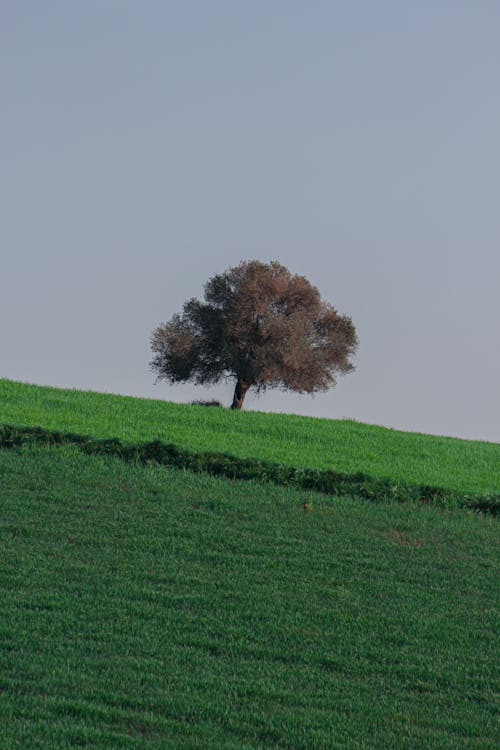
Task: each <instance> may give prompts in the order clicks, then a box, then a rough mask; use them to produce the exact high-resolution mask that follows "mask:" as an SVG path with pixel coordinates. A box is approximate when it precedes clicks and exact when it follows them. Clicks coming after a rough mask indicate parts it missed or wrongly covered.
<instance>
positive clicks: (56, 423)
mask: <svg viewBox="0 0 500 750" xmlns="http://www.w3.org/2000/svg"><path fill="white" fill-rule="evenodd" d="M0 422H4V423H12V424H17V425H29V426H41V427H45V428H50V429H55V430H62V431H70V432H75V433H80V434H84V435H90V436H93V437H98V438H99V437H106V438H111V437H117V438H120V439H122V440H124V441H130V442H136V441H138V440H139V441H140V440H154V439H160V440H162V441H164V442H167V443H174V444H176V445H178V446H180V447H185V448H189V449H191V450H195V451H199V450H202V451H203V450H204V451H219V452H226V453H230V454H232V455H235V456H239V457H244V458H250V457H252V458H260V459H265V460H269V461H274V462H280V463H283V464H287V465H291V466H297V467H301V468H302V467H309V468H314V469H323V468H325V469H334V470H336V471H339V472H346V473H353V472H358V471H362V472H365V473H367V474H371V475H373V476H375V477H390V478H394V479H396V480H403V481H405V482H408V483H423V484H430V485H434V486H439V487H445V488H450V489H455V490H459V491H463V492H498V491H499V486H500V481H499V477H500V444H495V443H485V442H479V441H468V440H458V439H455V438H446V437H434V436H430V435H421V434H417V433H406V432H399V431H396V430H389V429H385V428H382V427H375V426H372V425H365V424H361V423H358V422H353V421H346V420H343V421H342V420H340V421H339V420H330V419H314V418H310V417H299V416H294V415H280V414H263V413H259V412H234V411H230V410H228V409H217V408H206V407H201V406H189V405H183V404H175V403H171V402H164V401H155V400H150V399H137V398H131V397H127V396H113V395H108V394H99V393H93V392H83V391H72V390H62V389H57V388H48V387H41V386H32V385H26V384H22V383H15V382H12V381H9V380H0Z"/></svg>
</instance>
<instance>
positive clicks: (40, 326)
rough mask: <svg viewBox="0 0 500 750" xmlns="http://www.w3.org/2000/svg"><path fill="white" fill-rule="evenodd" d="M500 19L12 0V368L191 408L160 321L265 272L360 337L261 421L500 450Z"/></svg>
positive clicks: (7, 218)
mask: <svg viewBox="0 0 500 750" xmlns="http://www.w3.org/2000/svg"><path fill="white" fill-rule="evenodd" d="M499 40H500V3H498V2H495V0H490V1H489V0H469V2H460V0H448V1H447V0H432V2H431V1H430V0H429V2H405V1H404V0H397V1H396V0H393V2H389V1H387V0H379V2H376V3H375V2H372V0H366V1H363V0H360V1H359V2H348V0H344V1H343V2H335V1H334V0H324V1H322V0H311V2H305V1H304V0H302V1H301V2H298V1H295V0H270V1H268V0H266V1H265V2H264V0H262V1H257V2H243V1H241V2H238V1H235V0H225V1H221V0H211V2H205V1H204V0H199V1H198V2H195V1H190V0H182V2H181V1H180V0H178V1H177V2H168V1H167V0H162V1H160V0H158V1H153V0H141V2H138V1H137V0H135V1H134V2H132V1H129V0H81V1H80V2H67V1H66V0H60V1H56V0H45V1H44V2H38V1H34V0H32V1H31V2H30V1H28V0H3V1H2V0H0V97H1V99H0V107H1V117H0V206H1V221H0V248H1V273H0V352H1V360H0V376H4V377H9V378H14V379H19V380H24V381H29V382H35V383H41V384H49V385H57V386H65V387H74V388H82V389H94V390H101V391H110V392H116V393H127V394H133V395H143V396H152V397H156V398H165V399H168V400H174V401H188V400H190V399H194V398H211V397H214V398H220V399H222V400H224V401H225V402H226V403H229V402H230V399H231V394H232V386H231V385H229V384H225V385H221V386H217V387H215V388H211V389H202V388H196V387H194V386H191V385H187V386H176V387H174V386H169V385H167V384H159V385H154V377H153V375H152V374H151V372H150V371H149V367H148V363H149V361H150V359H151V354H150V350H149V336H150V333H151V330H152V329H153V328H154V327H155V326H156V325H158V324H159V323H160V322H162V321H166V320H167V319H168V318H170V316H171V315H172V314H173V313H174V312H177V311H179V310H180V309H181V306H182V303H183V302H184V301H185V300H186V299H187V298H189V297H192V296H200V295H201V293H202V286H203V283H204V282H205V281H206V280H207V279H208V278H209V277H210V276H211V275H212V274H214V273H216V272H220V271H223V270H224V269H226V268H227V267H229V266H232V265H235V264H237V263H238V262H239V261H240V260H242V259H251V258H258V259H260V260H263V261H269V260H272V259H276V260H279V261H280V262H281V263H283V264H285V265H286V266H287V267H288V268H289V269H290V270H291V271H292V272H296V273H301V274H304V275H305V276H307V277H308V278H309V279H310V280H311V281H312V282H313V283H314V284H315V285H316V286H317V287H318V288H319V290H320V291H321V293H322V295H323V297H324V298H325V299H327V300H328V301H329V302H331V303H332V304H333V305H334V306H335V307H336V308H337V309H338V310H339V312H341V313H344V314H348V315H350V316H351V317H352V319H353V321H354V323H355V325H356V328H357V331H358V335H359V339H360V347H359V353H358V357H357V370H356V372H355V373H354V374H352V375H348V376H347V377H345V378H343V379H341V380H340V381H339V384H338V385H337V387H336V388H335V389H334V390H332V391H329V392H328V393H326V394H321V395H318V396H316V397H314V398H312V397H310V396H309V397H306V396H299V395H296V394H291V393H281V392H278V391H268V392H267V393H266V394H265V395H263V396H260V397H255V396H254V397H252V395H251V393H250V394H249V396H248V398H247V400H248V407H247V408H252V409H260V410H266V411H267V410H269V411H289V412H295V413H300V414H312V415H316V416H326V417H334V418H338V417H351V418H354V419H357V420H361V421H365V422H372V423H377V424H383V425H387V426H389V427H397V428H401V429H405V430H417V431H421V432H430V433H437V434H448V435H456V436H461V437H471V438H480V439H486V440H493V441H499V440H500V346H499V335H498V330H499V322H500V295H499V294H498V287H499V282H500V243H499V240H500V206H499V197H500V96H499V92H500V43H499Z"/></svg>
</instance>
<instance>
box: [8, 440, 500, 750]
mask: <svg viewBox="0 0 500 750" xmlns="http://www.w3.org/2000/svg"><path fill="white" fill-rule="evenodd" d="M14 438H15V435H14V434H12V439H13V442H14ZM107 445H108V447H110V448H111V452H113V450H114V448H113V447H112V445H113V444H112V443H109V442H108V443H107ZM104 448H105V445H104V444H103V449H104ZM162 450H163V449H162ZM174 455H176V454H175V452H174ZM0 478H1V499H2V514H1V517H0V535H1V549H2V554H1V569H0V615H1V617H0V621H1V626H0V627H1V639H2V649H1V650H0V747H1V748H2V750H4V748H5V750H11V748H16V747H18V748H37V750H52V749H53V748H58V750H69V748H73V747H87V748H99V750H100V749H101V748H113V749H114V750H123V748H128V747H130V748H144V747H147V748H148V749H149V748H151V749H152V750H163V749H164V748H170V747H175V748H179V749H180V750H182V749H186V750H187V749H188V748H189V749H194V748H198V749H199V750H202V749H203V750H229V749H236V748H238V749H240V748H242V749H243V748H245V749H246V750H253V749H254V748H255V750H257V749H259V748H266V747H283V748H290V749H291V748H293V749H294V750H309V749H310V748H325V750H328V749H330V748H331V749H333V748H362V747H366V748H372V749H373V750H386V748H398V750H399V748H401V749H402V750H414V749H415V748H419V750H420V749H421V750H439V749H441V750H445V749H446V750H447V749H448V748H460V750H493V748H496V747H497V743H496V740H497V735H496V732H497V723H496V720H497V714H496V704H495V698H496V696H497V695H498V689H499V672H498V664H499V661H500V660H499V658H498V656H499V654H498V641H497V639H496V635H495V631H496V626H497V623H498V603H499V602H498V599H499V597H498V586H497V583H498V577H497V572H498V564H497V563H498V557H497V554H498V549H497V547H498V528H497V521H496V520H495V519H493V518H492V517H491V516H488V517H483V516H481V515H477V514H470V513H467V512H462V513H456V512H448V511H446V510H443V509H439V508H433V507H430V506H425V507H422V506H418V507H417V506H413V505H406V506H402V505H398V504H397V503H391V502H387V503H382V504H372V503H363V502H359V501H357V502H354V501H352V500H349V499H340V498H337V499H336V500H335V502H332V501H331V499H330V498H326V497H325V496H321V495H315V494H313V493H311V492H308V491H304V490H300V491H296V490H293V489H290V488H283V487H278V486H273V485H270V484H266V485H264V484H258V483H256V482H244V483H243V482H238V481H228V480H226V479H218V478H216V477H211V476H208V475H207V474H206V473H204V474H198V475H197V474H193V473H191V472H186V471H179V470H177V469H171V468H165V467H163V466H160V465H158V464H157V463H149V464H148V465H146V466H144V465H143V464H142V463H140V462H125V461H123V460H119V459H117V458H115V457H114V456H109V455H105V452H104V453H103V454H102V455H86V454H85V453H84V452H83V451H82V450H80V449H76V448H75V447H73V446H65V445H58V446H42V447H37V448H28V447H18V448H17V449H15V450H0Z"/></svg>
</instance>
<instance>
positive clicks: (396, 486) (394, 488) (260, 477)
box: [0, 423, 500, 515]
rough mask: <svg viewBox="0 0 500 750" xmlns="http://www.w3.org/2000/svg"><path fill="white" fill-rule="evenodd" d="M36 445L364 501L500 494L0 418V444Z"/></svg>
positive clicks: (496, 507) (495, 508)
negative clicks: (71, 448) (64, 447)
mask: <svg viewBox="0 0 500 750" xmlns="http://www.w3.org/2000/svg"><path fill="white" fill-rule="evenodd" d="M37 445H49V446H60V445H73V446H75V447H78V448H79V449H80V450H82V451H83V452H84V453H86V454H87V455H106V456H115V457H118V458H121V459H123V460H124V461H134V462H139V463H143V464H144V463H148V462H151V461H154V462H155V463H158V464H161V465H162V466H170V467H173V468H178V469H188V470H189V471H194V472H204V473H208V474H212V475H214V476H224V477H227V478H229V479H244V480H256V481H265V482H274V483H275V484H279V485H282V486H285V487H295V488H298V489H305V490H313V491H316V492H321V493H323V494H326V495H329V496H335V495H338V496H341V497H349V498H351V499H352V498H356V499H361V500H369V501H370V502H377V503H380V502H393V501H396V502H400V503H414V504H415V503H417V504H426V505H428V504H432V505H437V506H439V507H443V508H449V509H451V508H466V509H469V510H474V511H479V512H488V513H492V514H493V515H498V514H499V513H500V493H495V494H489V493H487V494H481V493H473V494H466V493H463V492H459V491H457V490H450V489H443V488H440V487H432V486H429V485H411V484H408V483H406V482H401V481H396V480H394V479H383V478H380V477H373V476H370V475H366V474H362V473H358V474H343V473H340V472H335V471H332V470H331V469H297V468H295V467H293V466H284V465H283V464H276V463H272V462H270V461H261V460H259V459H255V458H238V457H235V456H231V455H228V454H224V453H213V452H209V453H206V452H198V453H196V452H193V451H190V450H187V449H186V448H179V446H176V445H172V444H168V443H162V442H161V441H159V440H156V441H152V442H148V443H123V442H122V441H120V440H118V439H117V438H111V439H96V438H92V437H87V436H84V435H75V434H74V433H66V432H59V431H53V430H47V429H44V428H41V427H16V426H15V425H6V424H1V423H0V447H2V448H10V449H16V448H22V447H31V446H37Z"/></svg>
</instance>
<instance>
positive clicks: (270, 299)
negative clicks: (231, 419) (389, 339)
mask: <svg viewBox="0 0 500 750" xmlns="http://www.w3.org/2000/svg"><path fill="white" fill-rule="evenodd" d="M204 294H205V301H204V302H200V301H199V300H197V299H194V298H193V299H190V300H188V302H186V303H185V304H184V307H183V312H182V314H180V315H179V314H176V315H174V316H173V317H172V318H171V319H170V321H169V322H168V323H162V324H161V325H160V326H158V328H156V329H155V330H154V331H153V333H152V337H151V348H152V351H153V352H154V358H153V360H152V362H151V369H152V370H153V372H155V373H156V375H157V380H166V381H169V382H171V383H181V382H187V381H189V380H190V381H193V382H194V383H196V384H208V383H217V382H219V381H220V380H223V379H228V378H231V379H234V380H235V381H236V385H235V389H234V397H233V403H232V405H231V408H233V409H241V407H242V406H243V401H244V399H245V395H246V393H247V391H248V389H249V388H255V389H256V390H257V391H263V390H265V389H266V388H281V389H283V390H292V391H297V392H299V393H314V392H317V391H326V390H328V389H329V388H331V387H333V386H334V385H335V383H336V375H337V374H338V373H340V374H344V373H347V372H350V371H351V370H353V369H354V367H353V364H352V362H351V357H352V356H353V355H354V353H355V351H356V348H357V337H356V331H355V328H354V325H353V323H352V321H351V319H350V318H348V317H347V316H343V315H339V314H338V313H337V311H336V310H335V308H334V307H332V306H331V305H330V304H328V303H327V302H325V301H323V300H322V299H321V297H320V294H319V292H318V290H317V289H316V287H314V286H312V284H311V283H310V282H309V281H308V280H307V279H306V278H305V277H304V276H297V275H292V274H291V273H290V271H289V270H288V269H287V268H285V267H284V266H282V265H281V264H280V263H277V262H276V261H273V262H271V263H261V262H260V261H257V260H252V261H244V262H242V263H240V264H239V265H238V266H235V267H234V268H229V269H228V270H227V271H225V272H224V273H221V274H217V275H215V276H213V277H212V278H211V279H209V281H208V282H207V283H206V284H205V287H204Z"/></svg>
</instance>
